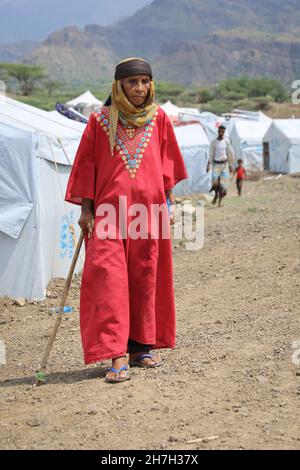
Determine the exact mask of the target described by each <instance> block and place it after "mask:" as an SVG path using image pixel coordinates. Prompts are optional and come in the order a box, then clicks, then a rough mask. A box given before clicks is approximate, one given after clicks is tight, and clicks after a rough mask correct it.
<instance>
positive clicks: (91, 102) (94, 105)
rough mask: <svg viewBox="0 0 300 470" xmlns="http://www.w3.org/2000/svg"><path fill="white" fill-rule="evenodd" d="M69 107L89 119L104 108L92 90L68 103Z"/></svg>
mask: <svg viewBox="0 0 300 470" xmlns="http://www.w3.org/2000/svg"><path fill="white" fill-rule="evenodd" d="M66 105H67V106H68V107H71V108H75V109H76V110H77V111H79V112H80V113H82V114H83V115H84V116H86V117H89V116H90V115H91V114H92V112H94V111H95V110H96V109H99V108H102V106H103V103H102V101H100V100H98V99H97V98H96V96H94V95H93V93H91V92H90V90H88V91H86V92H85V93H83V94H82V95H80V96H77V98H74V99H73V100H70V101H68V102H67V103H66Z"/></svg>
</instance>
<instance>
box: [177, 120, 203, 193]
mask: <svg viewBox="0 0 300 470" xmlns="http://www.w3.org/2000/svg"><path fill="white" fill-rule="evenodd" d="M174 130H175V135H176V138H177V141H178V144H179V147H180V150H181V152H182V155H183V158H184V163H185V166H186V169H187V172H188V175H189V177H188V180H186V181H182V182H181V183H179V184H177V186H176V187H175V188H174V194H175V195H176V196H183V195H191V194H196V193H208V191H209V189H210V184H211V177H210V175H209V174H208V173H207V172H206V168H207V162H208V157H209V146H210V142H209V140H208V137H207V135H206V133H205V131H204V129H203V128H202V126H201V125H200V124H191V125H186V126H180V127H175V129H174Z"/></svg>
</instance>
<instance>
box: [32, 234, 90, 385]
mask: <svg viewBox="0 0 300 470" xmlns="http://www.w3.org/2000/svg"><path fill="white" fill-rule="evenodd" d="M83 239H84V234H83V232H82V231H81V234H80V238H79V240H78V243H77V246H76V249H75V253H74V256H73V259H72V264H71V266H70V270H69V274H68V277H67V279H66V283H65V287H64V290H63V293H62V297H61V302H60V306H59V310H58V312H59V314H58V317H57V319H56V321H55V324H54V328H53V331H52V333H51V335H50V338H49V340H48V343H47V347H46V350H45V353H44V356H43V359H42V362H41V369H40V370H39V371H38V372H37V373H36V376H35V377H36V379H37V385H41V384H43V383H45V381H46V373H45V370H46V366H47V362H48V359H49V355H50V352H51V349H52V345H53V343H54V340H55V337H56V334H57V330H58V328H59V325H60V323H61V320H62V318H63V316H64V307H65V303H66V300H67V296H68V292H69V288H70V285H71V281H72V277H73V274H74V269H75V266H76V263H77V260H78V256H79V253H80V249H81V245H82V242H83Z"/></svg>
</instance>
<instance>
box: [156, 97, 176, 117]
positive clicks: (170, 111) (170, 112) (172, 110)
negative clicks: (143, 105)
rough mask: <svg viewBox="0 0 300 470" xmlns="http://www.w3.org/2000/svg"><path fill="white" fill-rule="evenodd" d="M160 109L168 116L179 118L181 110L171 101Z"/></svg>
mask: <svg viewBox="0 0 300 470" xmlns="http://www.w3.org/2000/svg"><path fill="white" fill-rule="evenodd" d="M160 107H161V108H162V109H163V110H164V112H165V113H166V115H167V116H169V117H176V118H178V116H179V112H180V108H179V107H178V106H176V105H175V104H173V103H172V102H171V101H170V100H169V101H166V103H164V104H162V105H161V106H160Z"/></svg>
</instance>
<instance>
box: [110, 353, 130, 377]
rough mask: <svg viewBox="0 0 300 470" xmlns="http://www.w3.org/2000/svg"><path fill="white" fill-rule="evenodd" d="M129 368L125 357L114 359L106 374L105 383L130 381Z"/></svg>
mask: <svg viewBox="0 0 300 470" xmlns="http://www.w3.org/2000/svg"><path fill="white" fill-rule="evenodd" d="M130 378H131V377H130V368H129V365H128V360H127V357H126V356H122V357H116V358H115V359H113V360H112V367H111V369H109V370H108V372H107V374H106V378H105V381H106V382H109V383H119V382H125V380H130Z"/></svg>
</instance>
